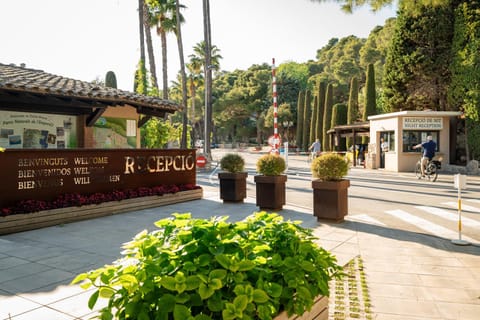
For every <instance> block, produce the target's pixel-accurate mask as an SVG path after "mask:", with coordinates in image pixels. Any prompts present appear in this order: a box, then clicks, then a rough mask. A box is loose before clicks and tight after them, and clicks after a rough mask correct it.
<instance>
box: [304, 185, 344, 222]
mask: <svg viewBox="0 0 480 320" xmlns="http://www.w3.org/2000/svg"><path fill="white" fill-rule="evenodd" d="M348 187H350V180H346V179H344V180H340V181H322V180H313V181H312V188H313V215H314V216H316V217H317V219H329V220H334V221H338V222H340V221H343V219H344V217H345V216H346V215H347V214H348Z"/></svg>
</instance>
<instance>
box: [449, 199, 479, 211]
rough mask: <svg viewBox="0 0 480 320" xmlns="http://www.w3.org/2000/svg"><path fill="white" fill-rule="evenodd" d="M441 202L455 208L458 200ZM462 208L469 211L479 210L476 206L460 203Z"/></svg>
mask: <svg viewBox="0 0 480 320" xmlns="http://www.w3.org/2000/svg"><path fill="white" fill-rule="evenodd" d="M442 204H445V205H447V206H450V207H452V208H455V209H458V202H453V201H452V202H443V203H442ZM462 210H463V211H470V212H480V209H478V208H476V207H472V206H469V205H465V204H463V203H462Z"/></svg>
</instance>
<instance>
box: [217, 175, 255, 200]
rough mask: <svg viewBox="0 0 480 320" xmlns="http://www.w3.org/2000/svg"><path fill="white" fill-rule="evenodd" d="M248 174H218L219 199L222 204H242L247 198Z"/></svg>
mask: <svg viewBox="0 0 480 320" xmlns="http://www.w3.org/2000/svg"><path fill="white" fill-rule="evenodd" d="M247 176H248V172H238V173H231V172H219V173H218V179H219V180H220V199H222V200H223V202H243V199H245V198H246V197H247Z"/></svg>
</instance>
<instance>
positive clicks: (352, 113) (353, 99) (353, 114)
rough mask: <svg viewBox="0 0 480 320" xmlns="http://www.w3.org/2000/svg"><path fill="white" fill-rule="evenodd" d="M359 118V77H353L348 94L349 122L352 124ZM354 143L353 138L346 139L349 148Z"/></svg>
mask: <svg viewBox="0 0 480 320" xmlns="http://www.w3.org/2000/svg"><path fill="white" fill-rule="evenodd" d="M357 119H358V79H357V77H352V80H350V95H349V96H348V110H347V124H352V123H354V122H355V121H356V120H357ZM352 144H353V138H352V137H348V138H347V140H346V146H347V149H348V148H350V146H352Z"/></svg>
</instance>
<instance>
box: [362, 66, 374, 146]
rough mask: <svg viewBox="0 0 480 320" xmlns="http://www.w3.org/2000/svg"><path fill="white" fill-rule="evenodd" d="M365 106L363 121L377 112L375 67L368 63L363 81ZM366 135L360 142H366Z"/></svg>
mask: <svg viewBox="0 0 480 320" xmlns="http://www.w3.org/2000/svg"><path fill="white" fill-rule="evenodd" d="M365 90H366V92H365V108H364V109H363V117H362V120H363V121H368V116H371V115H374V114H377V102H376V92H375V68H374V67H373V63H370V64H369V65H368V68H367V80H366V83H365ZM367 142H368V137H365V136H364V137H362V143H364V144H365V143H367Z"/></svg>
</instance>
